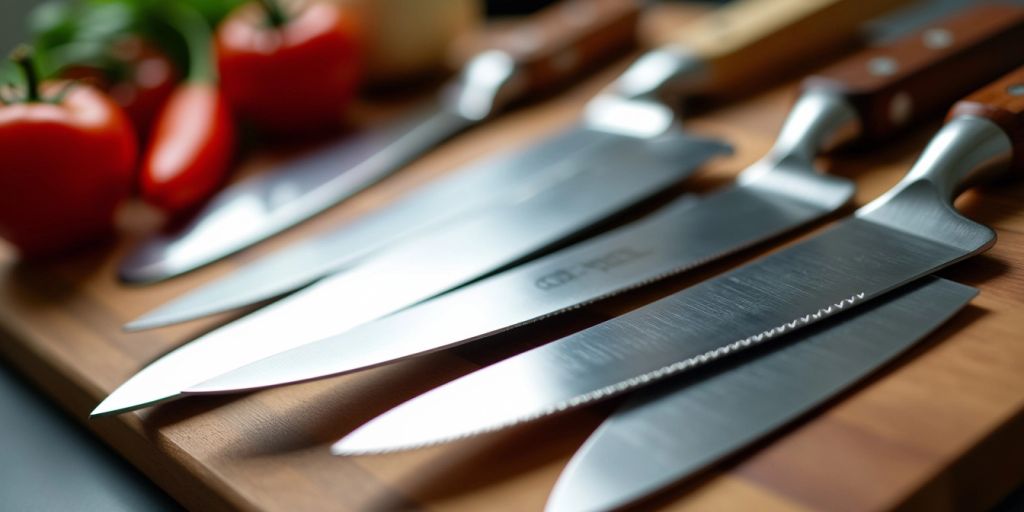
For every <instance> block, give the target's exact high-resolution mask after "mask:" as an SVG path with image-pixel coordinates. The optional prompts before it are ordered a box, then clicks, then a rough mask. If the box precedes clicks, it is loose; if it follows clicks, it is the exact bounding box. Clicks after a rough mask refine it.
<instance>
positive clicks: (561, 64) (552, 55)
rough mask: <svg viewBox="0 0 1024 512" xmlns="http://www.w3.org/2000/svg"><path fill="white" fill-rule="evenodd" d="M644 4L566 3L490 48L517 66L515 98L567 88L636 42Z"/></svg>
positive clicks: (498, 37)
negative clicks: (580, 75) (566, 85)
mask: <svg viewBox="0 0 1024 512" xmlns="http://www.w3.org/2000/svg"><path fill="white" fill-rule="evenodd" d="M641 7H642V3H641V2H640V1H639V0H565V1H562V2H558V3H556V4H555V5H553V6H551V7H547V8H545V9H543V10H542V11H540V12H538V13H537V14H534V15H532V16H530V17H528V18H527V19H525V20H524V21H522V22H519V23H518V24H517V25H516V26H515V27H513V28H512V29H511V30H508V31H505V32H502V33H498V34H494V35H493V36H492V37H491V38H489V40H488V41H487V43H486V45H487V46H488V47H490V48H492V49H495V50H500V51H502V52H504V53H506V54H507V55H509V56H510V57H511V58H512V60H514V61H515V63H516V65H517V68H518V69H517V73H516V74H517V77H516V81H517V83H516V86H515V92H514V93H513V95H514V96H516V97H521V96H524V95H526V94H528V93H535V92H540V91H543V90H546V89H550V88H553V87H555V86H558V85H561V84H563V83H565V82H566V81H567V80H569V79H571V78H573V77H574V76H576V75H578V74H579V73H581V72H582V71H585V70H586V69H588V68H590V67H591V66H593V65H595V64H597V63H599V62H601V61H602V60H607V59H609V58H612V57H615V56H617V55H619V54H621V53H623V52H625V50H627V49H629V48H631V47H632V46H633V44H634V43H635V41H636V32H637V23H638V20H639V18H640V10H641Z"/></svg>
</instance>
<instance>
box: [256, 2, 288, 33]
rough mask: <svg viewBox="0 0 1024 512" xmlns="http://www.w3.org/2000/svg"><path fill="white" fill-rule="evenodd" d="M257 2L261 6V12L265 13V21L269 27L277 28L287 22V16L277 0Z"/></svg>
mask: <svg viewBox="0 0 1024 512" xmlns="http://www.w3.org/2000/svg"><path fill="white" fill-rule="evenodd" d="M259 4H260V5H261V6H263V12H265V13H266V14H267V23H268V24H270V26H271V27H274V28H279V27H281V26H283V25H284V24H285V23H288V16H287V15H286V14H285V13H284V9H282V8H281V4H280V2H278V1H277V0H259Z"/></svg>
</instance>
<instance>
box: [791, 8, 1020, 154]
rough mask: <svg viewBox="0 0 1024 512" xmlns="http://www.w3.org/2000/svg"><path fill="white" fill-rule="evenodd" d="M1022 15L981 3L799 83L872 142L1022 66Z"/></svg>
mask: <svg viewBox="0 0 1024 512" xmlns="http://www.w3.org/2000/svg"><path fill="white" fill-rule="evenodd" d="M1020 48H1024V8H1022V7H1018V6H1011V5H998V4H987V5H980V6H976V7H973V8H970V9H967V10H964V11H961V12H959V13H956V14H953V15H952V16H949V17H947V18H945V19H943V20H941V21H939V22H936V23H934V24H933V25H932V26H930V27H928V28H925V29H923V30H920V31H918V32H916V33H914V34H912V35H909V36H907V37H904V38H901V39H899V40H897V41H896V42H894V43H891V44H887V45H884V46H878V47H874V48H870V49H868V50H865V51H862V52H860V53H858V54H856V55H854V56H853V57H851V58H848V59H845V60H843V61H841V62H839V63H837V64H835V65H833V66H830V67H828V68H826V69H825V70H824V71H822V72H820V73H817V74H815V75H813V76H811V77H809V78H807V79H805V80H804V84H803V86H804V89H805V90H808V89H825V90H828V91H831V92H835V93H837V94H839V95H841V96H842V97H844V98H845V99H846V100H847V102H849V103H850V105H852V106H853V107H854V109H855V110H856V111H857V114H858V116H859V118H860V121H861V125H862V133H861V135H862V136H863V137H865V138H868V139H879V138H883V137H886V136H888V135H890V134H891V133H893V132H895V131H898V130H899V129H900V128H903V127H905V126H907V125H909V124H912V123H913V122H914V121H917V120H920V119H921V118H922V117H926V116H928V115H932V114H935V113H937V112H939V111H941V110H943V109H945V108H947V107H948V105H950V104H951V103H953V102H954V101H956V99H958V98H962V97H963V96H964V95H966V94H968V93H970V92H971V91H972V90H974V88H976V87H978V85H979V84H980V83H984V82H985V81H986V80H990V79H992V78H993V77H996V76H999V75H1000V74H1002V73H1006V72H1007V71H1009V70H1011V69H1013V68H1014V67H1015V66H1017V65H1019V64H1020V63H1021V62H1024V54H1022V53H1021V52H1020V51H1019V49H1020Z"/></svg>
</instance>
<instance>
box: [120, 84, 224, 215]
mask: <svg viewBox="0 0 1024 512" xmlns="http://www.w3.org/2000/svg"><path fill="white" fill-rule="evenodd" d="M234 147H235V128H234V125H233V124H232V121H231V114H230V112H229V111H228V107H227V104H226V103H225V102H224V98H223V96H222V95H221V94H220V92H219V91H218V90H217V86H216V85H214V84H210V83H207V82H188V81H186V82H184V83H182V84H181V85H179V86H178V88H177V89H175V91H174V93H173V94H172V95H171V97H170V99H168V100H167V104H165V105H164V108H163V110H162V111H161V112H160V115H159V117H158V118H157V122H156V125H155V126H154V127H153V132H152V137H151V140H150V144H149V148H148V149H147V151H146V154H145V157H144V158H143V161H142V173H141V183H140V189H141V193H142V198H143V199H144V200H145V201H146V202H148V203H150V204H153V205H154V206H157V207H159V208H161V209H163V210H164V211H167V212H169V213H171V214H178V213H181V212H184V211H188V210H191V209H193V208H194V207H196V206H197V205H199V204H200V203H201V202H203V201H205V200H206V199H207V198H209V197H210V196H211V195H213V193H214V192H215V191H216V189H217V187H218V186H219V185H220V184H221V182H222V181H223V180H224V178H225V177H226V175H227V171H228V169H229V164H230V163H231V155H232V152H233V151H234Z"/></svg>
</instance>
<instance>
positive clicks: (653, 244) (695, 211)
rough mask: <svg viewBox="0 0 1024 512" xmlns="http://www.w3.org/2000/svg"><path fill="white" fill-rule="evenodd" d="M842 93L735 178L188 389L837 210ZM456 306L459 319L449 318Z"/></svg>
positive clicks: (816, 96) (629, 284) (554, 293)
mask: <svg viewBox="0 0 1024 512" xmlns="http://www.w3.org/2000/svg"><path fill="white" fill-rule="evenodd" d="M856 128H857V117H856V115H855V114H854V113H853V110H852V109H851V108H850V107H849V106H848V105H847V104H846V102H845V101H843V100H842V99H840V98H838V97H836V96H834V95H833V94H831V93H827V92H824V91H811V92H809V93H807V94H806V95H805V96H804V97H803V98H802V99H801V100H800V101H799V102H798V103H797V105H796V107H795V108H794V109H793V112H792V115H791V116H790V117H789V119H788V121H787V122H786V123H785V125H784V127H783V130H782V133H781V135H780V137H779V141H778V143H777V144H776V145H775V147H774V148H773V149H772V150H771V151H770V152H769V154H768V155H767V156H766V157H765V158H764V159H763V160H761V161H760V162H758V163H757V164H755V165H753V166H752V167H751V168H749V169H748V170H746V171H744V172H743V173H742V174H741V175H740V178H739V180H738V181H739V183H738V184H737V185H736V186H732V187H727V188H725V189H724V190H721V191H719V192H715V193H712V194H710V195H708V196H707V197H705V198H702V199H701V201H700V204H699V205H697V206H695V207H693V208H690V205H689V204H676V205H671V206H669V207H666V208H665V209H664V210H663V211H660V212H658V213H656V214H654V215H652V216H650V217H649V218H647V219H644V220H641V221H638V222H636V223H634V224H632V225H628V226H625V227H622V228H619V229H617V230H615V231H612V232H609V233H606V234H605V235H602V236H600V237H597V238H594V239H593V240H589V241H587V242H583V243H580V244H577V245H575V246H573V247H569V248H567V249H563V250H561V251H559V252H556V253H553V254H550V255H548V256H545V257H543V258H541V259H539V260H537V261H535V262H532V263H530V264H527V265H523V266H520V267H517V268H515V269H513V270H510V271H508V272H506V273H503V274H500V275H497V276H494V277H491V278H489V279H486V280H484V281H480V282H478V283H475V284H473V285H470V286H467V287H465V288H463V289H461V290H457V291H454V292H451V293H449V294H446V295H445V296H442V297H438V298H436V299H434V300H431V301H429V302H426V303H423V304H420V305H418V306H416V307H413V308H410V309H407V310H404V311H401V312H399V313H396V314H394V315H391V316H389V317H386V318H382V319H380V320H378V321H376V322H372V323H370V324H367V325H364V326H361V327H360V328H357V329H354V330H351V331H348V332H345V333H344V334H341V335H339V336H336V337H332V338H327V339H324V340H321V341H317V342H314V343H310V344H308V345H303V346H302V347H299V348H297V349H295V350H292V351H289V352H284V353H281V354H278V355H275V356H272V357H270V358H268V359H266V360H262V361H258V362H256V363H253V364H251V365H248V366H245V367H242V368H239V369H237V370H234V371H232V372H230V373H227V374H225V375H222V376H219V377H217V378H214V379H211V380H210V381H207V382H204V383H202V384H199V385H197V386H193V387H192V388H190V389H188V390H186V392H188V393H229V392H236V391H245V390H249V389H253V388H260V387H267V386H275V385H281V384H287V383H292V382H298V381H304V380H310V379H315V378H322V377H327V376H331V375H337V374H341V373H347V372H351V371H355V370H359V369H363V368H367V367H370V366H376V365H380V364H384V363H387V362H391V361H395V360H399V359H402V358H406V357H411V356H414V355H417V354H423V353H427V352H432V351H435V350H439V349H442V348H446V347H451V346H454V345H458V344H462V343H466V342H469V341H473V340H477V339H480V338H482V337H485V336H487V335H490V334H495V333H498V332H502V331H505V330H507V329H510V328H513V327H516V326H518V325H522V324H526V323H529V322H532V321H536V320H537V319H540V318H545V317H549V316H552V315H555V314H558V313H561V312H563V311H566V310H569V309H572V308H576V307H579V306H581V305H585V304H587V303H590V302H593V301H596V300H599V299H602V298H605V297H608V296H611V295H615V294H617V293H621V292H623V291H626V290H629V289H631V288H635V287H637V286H640V285H643V284H646V283H650V282H652V281H655V280H658V279H662V278H665V277H668V276H670V275H673V274H677V273H680V272H683V271H685V270H688V269H691V268H693V267H695V266H697V265H701V264H703V263H706V262H708V261H711V260H714V259H715V258H718V257H721V256H724V255H726V254H729V253H731V252H734V251H737V250H739V249H742V248H744V247H747V246H750V245H752V244H754V243H757V242H759V241H762V240H764V239H766V238H769V237H772V236H775V235H778V234H779V233H782V232H785V231H787V230H789V229H792V228H794V227H796V226H799V225H801V224H803V223H806V222H808V221H811V220H813V219H815V218H819V217H821V216H822V215H825V214H827V213H830V212H833V211H835V210H836V209H837V208H839V207H840V206H842V205H843V204H845V203H846V202H847V201H848V200H849V199H850V197H851V196H852V194H853V185H852V184H851V183H850V182H849V181H848V180H845V179H843V178H838V177H833V176H828V175H825V174H822V173H820V172H818V171H817V170H816V169H815V168H814V156H815V155H817V154H818V153H819V152H820V151H821V149H822V147H830V146H833V145H835V144H837V143H838V141H839V140H846V139H850V138H852V137H853V136H854V134H855V133H856ZM452 315H457V316H458V317H459V318H460V321H458V322H452V321H450V320H449V319H450V318H451V317H452Z"/></svg>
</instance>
